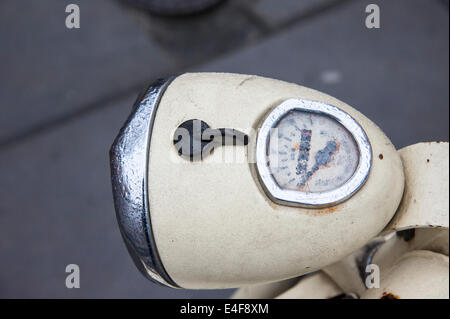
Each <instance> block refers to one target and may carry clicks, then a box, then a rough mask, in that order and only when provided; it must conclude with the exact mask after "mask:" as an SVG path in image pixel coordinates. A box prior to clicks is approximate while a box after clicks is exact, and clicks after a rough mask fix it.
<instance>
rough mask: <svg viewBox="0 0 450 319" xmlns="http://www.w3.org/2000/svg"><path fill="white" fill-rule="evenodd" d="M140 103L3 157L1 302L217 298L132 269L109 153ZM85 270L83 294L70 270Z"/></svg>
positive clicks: (97, 115) (122, 104) (124, 104)
mask: <svg viewBox="0 0 450 319" xmlns="http://www.w3.org/2000/svg"><path fill="white" fill-rule="evenodd" d="M135 98H136V96H135V95H134V94H133V95H132V96H129V97H127V98H124V99H123V100H119V101H117V102H116V103H114V104H113V105H111V106H110V107H108V108H105V109H102V110H99V111H97V112H94V113H92V114H90V115H88V116H85V117H83V118H80V119H78V120H76V121H72V123H70V124H68V125H64V126H62V127H59V128H55V129H53V130H51V131H47V132H45V133H43V134H40V135H39V136H38V137H36V138H33V139H29V140H27V141H25V142H23V143H21V144H19V145H15V146H13V147H10V148H8V149H7V150H4V151H3V152H0V176H1V178H0V198H1V200H0V298H173V297H177V298H187V297H190V298H195V297H202V298H213V297H216V298H219V297H228V296H229V295H230V294H231V292H232V290H223V291H202V290H198V291H195V290H178V289H171V288H164V287H161V286H159V285H157V284H153V283H151V282H150V281H148V280H147V279H145V278H144V277H143V276H142V275H141V274H140V273H139V272H138V270H137V269H136V267H135V266H134V264H133V262H132V260H131V258H130V256H128V253H127V250H126V248H125V245H124V243H123V242H122V238H121V236H120V232H119V228H118V225H117V222H116V218H115V213H114V207H113V199H112V190H111V184H110V169H109V159H108V150H109V147H110V145H111V144H112V141H113V139H114V137H115V136H116V135H117V133H118V130H119V128H120V127H121V125H122V124H123V122H124V121H125V119H126V117H127V115H128V113H129V112H130V109H131V105H132V104H133V102H134V99H135ZM68 264H77V265H79V267H80V274H81V277H80V279H81V280H80V285H81V287H80V288H79V289H67V288H66V286H65V279H66V276H67V275H68V274H67V273H65V268H66V266H67V265H68Z"/></svg>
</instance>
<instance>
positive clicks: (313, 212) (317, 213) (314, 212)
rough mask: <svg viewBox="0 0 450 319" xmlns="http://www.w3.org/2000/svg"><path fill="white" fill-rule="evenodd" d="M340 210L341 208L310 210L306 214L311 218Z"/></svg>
mask: <svg viewBox="0 0 450 319" xmlns="http://www.w3.org/2000/svg"><path fill="white" fill-rule="evenodd" d="M341 209H342V206H332V207H327V208H323V209H311V210H308V211H307V212H308V214H309V215H312V216H320V215H327V214H332V213H335V212H337V211H339V210H341Z"/></svg>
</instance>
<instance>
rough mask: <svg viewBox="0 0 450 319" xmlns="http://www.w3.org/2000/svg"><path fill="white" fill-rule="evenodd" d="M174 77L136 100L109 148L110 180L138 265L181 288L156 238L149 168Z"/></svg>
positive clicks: (162, 281)
mask: <svg viewBox="0 0 450 319" xmlns="http://www.w3.org/2000/svg"><path fill="white" fill-rule="evenodd" d="M172 80H173V77H172V78H169V79H164V80H158V81H157V82H155V83H154V84H152V85H151V86H150V87H149V88H148V89H147V91H146V92H145V94H144V95H143V96H142V98H139V99H138V100H137V101H136V104H135V106H134V108H133V111H132V113H131V115H130V116H129V117H128V119H127V121H126V123H125V124H124V126H123V127H122V129H121V130H120V132H119V135H118V136H117V138H116V139H115V141H114V143H113V145H112V147H111V150H110V161H111V181H112V187H113V196H114V205H115V209H116V216H117V221H118V224H119V228H120V232H121V234H122V237H123V239H124V241H125V244H126V246H127V249H128V252H129V253H130V255H131V257H132V258H133V261H134V262H135V264H136V266H137V268H138V269H139V270H140V271H141V272H142V273H143V274H144V276H146V277H147V278H148V279H150V280H152V281H154V282H157V283H159V284H162V285H165V286H170V287H174V288H179V286H178V285H177V284H176V283H175V282H174V281H173V280H172V279H171V278H170V276H169V275H168V274H167V272H166V271H165V269H164V267H163V265H162V262H161V260H160V257H159V254H158V250H157V247H156V244H155V240H154V238H153V232H152V225H151V218H150V208H149V197H148V195H149V194H148V189H147V186H148V184H147V175H148V174H147V172H148V156H149V147H150V140H151V134H152V128H153V122H154V120H155V114H156V110H157V108H158V104H159V101H160V99H161V96H162V95H163V94H164V91H165V89H166V88H167V87H168V85H169V84H170V82H171V81H172Z"/></svg>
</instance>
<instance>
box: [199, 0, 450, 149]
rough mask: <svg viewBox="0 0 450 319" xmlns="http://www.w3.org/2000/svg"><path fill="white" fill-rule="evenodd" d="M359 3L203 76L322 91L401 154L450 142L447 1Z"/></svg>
mask: <svg viewBox="0 0 450 319" xmlns="http://www.w3.org/2000/svg"><path fill="white" fill-rule="evenodd" d="M369 3H371V2H370V1H352V2H349V3H345V4H342V5H341V6H338V7H336V8H333V9H332V10H328V11H326V12H324V13H322V14H321V15H319V16H318V17H317V18H315V19H311V20H309V21H308V22H307V23H304V24H300V25H294V26H292V27H291V28H289V29H287V30H285V31H283V32H281V33H277V34H276V35H275V36H274V37H272V38H270V39H268V40H265V41H264V42H262V43H260V44H258V45H255V46H253V47H250V48H247V49H244V50H241V51H239V52H235V53H234V54H232V55H228V56H226V57H223V58H220V59H217V60H215V61H213V62H211V63H208V64H206V65H203V66H201V67H200V68H195V69H193V70H195V71H218V72H237V73H246V74H257V75H262V76H267V77H272V78H278V79H281V80H285V81H290V82H295V83H298V84H301V85H304V86H307V87H311V88H315V89H318V90H321V91H324V92H326V93H329V94H331V95H334V96H336V97H337V98H339V99H341V100H343V101H345V102H347V103H348V104H350V105H352V106H354V107H355V108H357V109H358V110H360V111H361V112H362V113H364V114H365V115H366V116H367V117H369V118H370V119H372V120H373V121H374V122H375V123H377V124H378V125H379V126H380V127H381V128H382V129H383V130H384V132H385V133H386V134H387V135H388V136H389V137H390V138H391V140H392V141H393V143H394V144H395V145H396V146H397V147H403V146H406V145H409V144H413V143H417V142H421V141H432V140H443V141H448V137H449V125H448V123H449V122H448V117H449V90H448V87H449V60H448V56H449V41H448V38H449V15H448V8H447V7H446V6H445V5H443V3H442V2H441V1H421V0H408V1H406V0H402V1H400V0H399V1H381V0H380V1H377V4H378V5H379V6H380V10H381V28H380V29H367V28H366V26H365V23H364V21H365V18H366V13H365V8H366V5H367V4H369Z"/></svg>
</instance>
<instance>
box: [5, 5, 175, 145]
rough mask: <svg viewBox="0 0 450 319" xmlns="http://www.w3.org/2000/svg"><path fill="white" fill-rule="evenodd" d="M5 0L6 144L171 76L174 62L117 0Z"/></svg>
mask: <svg viewBox="0 0 450 319" xmlns="http://www.w3.org/2000/svg"><path fill="white" fill-rule="evenodd" d="M72 2H73V1H66V0H42V1H32V0H27V1H16V0H3V1H1V2H0V38H1V41H2V44H1V47H0V83H1V86H0V112H1V113H0V144H1V143H2V142H5V141H9V140H10V139H12V138H14V137H15V136H16V135H20V134H23V132H27V131H28V130H30V129H33V128H35V127H37V126H41V125H44V124H45V123H47V122H49V121H52V120H54V119H57V118H59V117H61V116H65V115H66V114H72V113H74V112H76V111H77V110H80V109H83V108H84V107H86V105H89V103H95V102H96V101H97V100H99V99H101V98H103V97H104V96H107V95H111V94H114V93H116V92H120V91H121V90H127V89H129V88H130V87H133V85H134V86H135V85H136V84H137V83H143V82H145V80H147V79H152V78H157V77H159V76H161V75H165V74H166V73H167V72H170V70H171V69H172V67H173V64H174V63H173V60H172V59H171V58H170V57H169V56H168V55H167V54H166V53H165V52H164V51H162V50H161V49H160V48H159V47H158V46H157V45H156V44H155V43H154V42H153V41H152V40H151V39H150V38H149V37H148V36H147V35H146V33H145V32H144V31H143V30H141V29H140V27H139V26H138V24H137V23H135V21H134V20H133V19H132V18H131V17H130V15H129V14H127V13H125V11H124V10H123V9H122V7H121V6H120V5H119V4H118V3H117V2H116V1H111V0H95V1H89V0H79V1H76V3H77V4H78V5H79V8H80V13H81V14H80V21H81V25H80V29H67V28H66V26H65V19H66V16H67V13H66V12H65V8H66V5H68V4H69V3H72Z"/></svg>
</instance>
